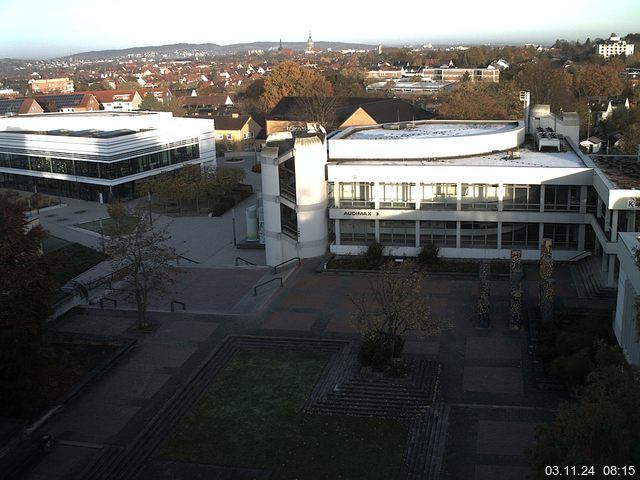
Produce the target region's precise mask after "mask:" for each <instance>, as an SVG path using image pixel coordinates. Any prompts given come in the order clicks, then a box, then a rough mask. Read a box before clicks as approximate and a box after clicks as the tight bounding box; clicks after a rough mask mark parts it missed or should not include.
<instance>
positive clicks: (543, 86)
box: [515, 60, 574, 112]
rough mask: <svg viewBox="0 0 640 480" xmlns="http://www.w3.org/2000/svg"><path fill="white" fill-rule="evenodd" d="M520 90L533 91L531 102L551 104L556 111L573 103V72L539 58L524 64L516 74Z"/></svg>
mask: <svg viewBox="0 0 640 480" xmlns="http://www.w3.org/2000/svg"><path fill="white" fill-rule="evenodd" d="M515 79H516V84H517V86H518V87H519V89H520V90H527V91H529V92H531V104H532V105H535V104H537V103H541V104H546V105H551V108H552V109H553V111H555V112H559V111H560V109H561V108H566V107H567V106H568V105H573V102H574V96H573V92H572V89H571V85H572V78H571V74H569V72H567V71H566V70H565V69H564V68H562V67H561V66H554V65H553V64H552V63H551V62H550V61H549V60H538V61H535V62H530V63H528V64H526V65H525V66H524V68H523V69H522V70H520V71H519V72H518V73H517V75H516V76H515Z"/></svg>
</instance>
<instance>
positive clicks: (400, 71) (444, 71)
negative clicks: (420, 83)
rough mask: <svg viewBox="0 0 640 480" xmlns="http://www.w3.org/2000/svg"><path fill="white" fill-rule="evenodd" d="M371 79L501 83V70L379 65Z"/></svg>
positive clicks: (371, 71) (492, 67)
mask: <svg viewBox="0 0 640 480" xmlns="http://www.w3.org/2000/svg"><path fill="white" fill-rule="evenodd" d="M367 76H368V77H369V78H380V79H400V78H406V77H416V76H419V77H422V79H423V80H427V81H435V82H460V81H462V80H464V79H465V78H468V79H469V80H471V81H472V82H495V83H497V82H499V81H500V68H499V67H498V66H494V65H489V66H488V67H486V68H482V67H478V68H458V67H455V66H454V65H453V63H452V62H449V64H448V65H441V66H439V67H419V68H417V69H416V68H412V67H409V66H395V65H394V66H392V65H388V64H385V65H379V66H378V67H377V68H375V69H370V70H369V71H368V72H367Z"/></svg>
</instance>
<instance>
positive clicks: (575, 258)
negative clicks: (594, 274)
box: [567, 250, 591, 262]
mask: <svg viewBox="0 0 640 480" xmlns="http://www.w3.org/2000/svg"><path fill="white" fill-rule="evenodd" d="M590 256H591V251H590V250H586V251H584V252H580V253H579V254H577V255H575V256H573V257H571V258H570V259H569V260H567V261H568V262H577V261H578V260H582V259H583V258H587V257H590Z"/></svg>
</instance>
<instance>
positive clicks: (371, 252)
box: [367, 242, 383, 267]
mask: <svg viewBox="0 0 640 480" xmlns="http://www.w3.org/2000/svg"><path fill="white" fill-rule="evenodd" d="M382 249H383V247H382V245H380V244H379V243H378V242H372V243H371V244H369V246H368V247H367V263H368V264H369V265H370V266H372V267H379V266H380V264H381V263H382V258H383V257H382Z"/></svg>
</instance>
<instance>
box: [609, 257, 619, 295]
mask: <svg viewBox="0 0 640 480" xmlns="http://www.w3.org/2000/svg"><path fill="white" fill-rule="evenodd" d="M617 259H618V257H617V256H616V255H609V272H608V274H607V286H608V287H615V285H616V284H615V273H616V260H617Z"/></svg>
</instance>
